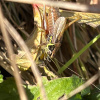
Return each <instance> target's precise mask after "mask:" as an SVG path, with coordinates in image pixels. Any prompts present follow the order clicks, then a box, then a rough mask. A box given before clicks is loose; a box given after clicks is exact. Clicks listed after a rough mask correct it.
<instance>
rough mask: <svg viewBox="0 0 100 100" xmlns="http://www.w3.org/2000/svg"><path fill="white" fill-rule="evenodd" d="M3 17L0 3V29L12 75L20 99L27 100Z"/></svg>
mask: <svg viewBox="0 0 100 100" xmlns="http://www.w3.org/2000/svg"><path fill="white" fill-rule="evenodd" d="M3 18H4V17H3V14H2V9H1V5H0V24H1V25H0V27H1V31H2V33H3V38H4V41H5V44H6V47H7V50H8V54H9V58H10V60H11V65H12V66H13V68H14V73H13V75H14V78H15V81H16V85H17V88H18V93H19V96H20V99H21V100H27V97H26V94H25V91H24V88H23V87H22V85H21V84H22V82H21V77H20V75H19V71H18V68H17V66H16V62H15V57H14V56H13V55H14V52H13V49H12V44H11V41H10V38H9V35H8V32H7V30H6V27H5V24H4V19H3Z"/></svg>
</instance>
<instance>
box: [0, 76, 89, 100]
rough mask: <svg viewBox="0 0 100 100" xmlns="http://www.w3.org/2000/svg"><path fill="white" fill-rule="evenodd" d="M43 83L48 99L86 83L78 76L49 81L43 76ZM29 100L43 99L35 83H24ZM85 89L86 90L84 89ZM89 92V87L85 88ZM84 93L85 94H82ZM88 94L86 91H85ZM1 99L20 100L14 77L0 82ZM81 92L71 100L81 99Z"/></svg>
mask: <svg viewBox="0 0 100 100" xmlns="http://www.w3.org/2000/svg"><path fill="white" fill-rule="evenodd" d="M43 83H44V87H45V90H46V94H47V97H48V100H58V99H59V98H61V97H62V96H63V95H67V94H69V93H70V92H71V91H72V90H74V89H75V88H77V87H78V86H80V85H81V84H83V83H84V81H83V80H82V79H80V78H79V77H77V76H74V75H73V76H72V77H64V78H58V79H55V80H51V81H48V80H47V79H46V77H43ZM24 88H25V90H26V93H27V96H28V98H29V100H37V99H39V100H42V99H41V96H40V91H39V87H38V86H36V85H34V86H32V85H24ZM83 91H84V90H83ZM85 91H87V93H89V92H90V91H89V89H85ZM82 95H83V94H82ZM85 95H86V93H85ZM0 99H1V100H19V96H18V92H17V88H16V84H15V81H14V79H13V78H9V79H7V80H5V81H4V82H2V83H1V84H0ZM81 99H82V96H81V94H80V93H78V94H76V95H75V96H73V97H72V98H70V99H69V100H81Z"/></svg>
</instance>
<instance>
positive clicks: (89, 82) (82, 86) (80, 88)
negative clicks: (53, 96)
mask: <svg viewBox="0 0 100 100" xmlns="http://www.w3.org/2000/svg"><path fill="white" fill-rule="evenodd" d="M98 77H99V73H97V74H95V75H94V76H93V77H92V78H90V79H89V80H88V81H87V82H85V83H84V84H83V85H81V86H79V87H78V88H76V89H75V90H73V91H72V92H70V93H69V94H68V96H67V97H66V96H64V97H63V98H62V99H61V100H68V99H69V98H70V97H72V96H74V95H75V94H77V93H79V92H81V91H82V90H83V89H85V88H87V87H88V86H89V85H91V84H92V83H93V82H94V81H96V80H97V79H98Z"/></svg>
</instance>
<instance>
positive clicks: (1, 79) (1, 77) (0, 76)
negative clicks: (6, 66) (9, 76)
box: [0, 74, 3, 83]
mask: <svg viewBox="0 0 100 100" xmlns="http://www.w3.org/2000/svg"><path fill="white" fill-rule="evenodd" d="M2 82H3V75H2V74H0V83H2Z"/></svg>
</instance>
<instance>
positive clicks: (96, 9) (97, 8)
mask: <svg viewBox="0 0 100 100" xmlns="http://www.w3.org/2000/svg"><path fill="white" fill-rule="evenodd" d="M5 1H11V2H19V3H27V4H33V3H37V4H44V5H48V6H54V7H59V8H64V9H69V10H76V11H82V12H92V13H100V5H84V4H77V3H71V2H63V1H50V0H5Z"/></svg>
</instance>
